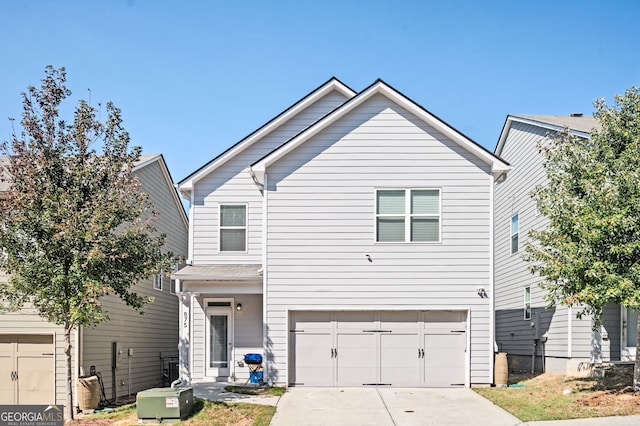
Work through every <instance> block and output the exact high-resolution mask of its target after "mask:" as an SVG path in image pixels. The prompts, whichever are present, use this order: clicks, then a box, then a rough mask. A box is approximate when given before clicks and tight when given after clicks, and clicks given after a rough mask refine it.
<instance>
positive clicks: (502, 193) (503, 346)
mask: <svg viewBox="0 0 640 426" xmlns="http://www.w3.org/2000/svg"><path fill="white" fill-rule="evenodd" d="M597 126H598V122H597V121H596V120H595V119H594V118H593V117H585V116H582V115H580V114H574V115H573V116H548V115H547V116H545V115H509V116H508V117H507V119H506V122H505V125H504V128H503V130H502V133H501V135H500V139H499V140H498V144H497V147H496V150H495V154H496V155H497V156H499V157H500V158H503V159H504V160H505V161H508V162H509V163H510V164H511V165H512V166H513V170H512V171H511V172H510V173H509V175H508V177H506V179H500V180H499V181H498V183H497V185H496V187H495V223H494V226H495V241H494V243H495V248H494V253H495V309H496V314H495V315H496V318H495V320H496V342H497V344H498V348H499V350H500V351H501V352H506V353H507V354H508V359H509V368H510V369H512V370H529V371H530V370H532V369H535V370H536V371H550V372H556V373H562V374H569V375H577V374H584V373H586V372H588V371H589V369H590V368H591V366H592V364H593V363H598V362H605V361H619V360H631V359H633V358H634V355H635V346H636V341H635V339H636V332H635V330H636V322H637V321H636V317H635V315H628V314H629V313H628V312H627V311H626V310H623V309H621V307H620V306H618V305H610V306H608V307H607V308H606V309H605V312H604V324H603V326H602V329H601V330H598V331H597V332H593V331H592V327H593V321H592V319H591V318H582V319H578V318H577V316H576V315H577V313H578V311H579V308H567V307H564V306H556V307H553V308H550V309H546V308H545V306H546V302H545V301H544V300H543V297H544V290H543V289H541V288H540V287H539V284H540V283H541V281H542V278H541V277H539V276H538V275H533V274H531V272H530V271H529V269H528V267H529V265H528V263H527V262H525V261H524V260H523V259H522V257H521V255H522V253H523V251H524V244H526V242H527V241H528V239H529V236H528V233H529V231H530V230H532V229H543V228H544V227H545V226H547V224H548V222H547V219H546V218H545V217H544V216H542V215H540V214H539V212H538V211H537V209H536V205H535V200H534V199H533V198H532V197H531V192H532V191H533V190H534V189H535V188H536V187H538V186H539V185H545V184H546V175H545V171H544V168H543V154H541V153H540V152H539V150H538V147H537V146H538V144H544V143H545V142H546V141H548V140H549V138H553V137H555V136H557V132H559V131H561V130H563V129H565V128H568V129H569V131H570V132H571V133H573V134H574V135H576V136H578V137H582V138H588V137H589V134H590V132H591V130H592V129H594V128H595V127H597Z"/></svg>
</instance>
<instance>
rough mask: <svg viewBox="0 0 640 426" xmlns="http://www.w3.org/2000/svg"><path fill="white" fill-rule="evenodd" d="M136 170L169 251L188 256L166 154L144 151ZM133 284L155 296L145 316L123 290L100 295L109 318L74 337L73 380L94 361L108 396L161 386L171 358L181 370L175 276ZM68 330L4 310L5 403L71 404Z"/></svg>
mask: <svg viewBox="0 0 640 426" xmlns="http://www.w3.org/2000/svg"><path fill="white" fill-rule="evenodd" d="M134 173H135V174H136V175H137V176H138V178H139V180H140V183H141V189H142V191H144V192H145V193H146V194H148V195H149V198H150V200H151V201H152V202H153V204H154V207H155V209H156V211H157V212H158V221H157V223H156V226H157V228H158V230H159V231H160V232H162V233H164V234H166V236H167V242H166V250H167V251H171V252H173V253H174V254H175V255H176V256H179V255H183V256H186V253H187V233H188V221H187V216H186V213H185V211H184V208H183V206H182V203H181V202H180V198H179V197H178V194H177V192H176V190H175V188H174V187H173V182H172V180H171V176H170V175H169V171H168V169H167V166H166V163H165V161H164V159H163V157H162V155H154V154H148V155H142V156H141V158H140V160H139V162H138V164H137V165H136V167H135V169H134ZM7 279H8V277H7V276H6V275H5V276H1V277H0V280H2V281H6V280H7ZM132 290H134V291H136V292H137V293H138V294H140V295H143V296H152V297H153V298H154V301H153V302H152V303H150V304H149V305H147V306H146V307H145V309H144V312H145V314H144V315H140V314H139V313H138V312H136V311H134V310H133V309H132V308H130V307H127V306H126V305H125V304H124V302H122V301H121V300H120V299H119V298H118V297H117V296H113V295H111V296H106V297H104V298H102V299H101V301H102V307H103V309H104V310H105V311H107V312H108V314H109V317H110V320H109V321H108V322H106V323H103V324H101V325H99V326H97V327H95V328H82V327H81V328H79V329H77V330H75V331H74V333H73V336H72V352H73V375H74V383H75V381H76V379H77V377H78V376H82V375H85V374H86V375H88V374H89V372H90V369H91V366H94V367H95V369H96V371H97V372H99V373H101V375H102V378H103V382H104V387H105V394H106V397H107V399H115V398H119V397H124V396H125V395H128V394H129V393H132V394H134V393H136V392H138V391H140V390H143V389H148V388H150V387H154V386H158V385H161V384H162V383H163V376H165V375H166V374H168V369H169V363H170V362H171V360H174V361H175V362H176V370H177V359H178V328H177V325H176V324H177V323H178V299H177V298H176V296H175V291H174V288H173V287H172V285H171V283H170V279H169V276H168V275H160V274H159V275H158V276H156V277H150V278H149V279H148V280H143V281H141V282H139V283H136V284H134V285H133V286H132ZM63 333H64V331H63V329H62V327H61V326H56V325H54V324H51V323H48V322H46V321H44V320H43V319H42V318H41V317H39V316H38V315H37V314H36V313H35V311H33V310H29V309H23V310H21V311H19V312H15V313H5V314H2V315H0V404H51V403H56V404H62V405H64V404H65V403H66V382H65V378H66V375H65V371H66V357H65V354H64V334H63ZM166 382H167V380H166V378H165V384H166ZM74 392H75V390H74ZM74 402H75V403H77V395H75V396H74Z"/></svg>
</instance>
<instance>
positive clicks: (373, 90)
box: [249, 79, 510, 185]
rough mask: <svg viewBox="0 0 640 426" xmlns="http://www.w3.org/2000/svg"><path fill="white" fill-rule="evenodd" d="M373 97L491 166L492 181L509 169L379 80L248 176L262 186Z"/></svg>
mask: <svg viewBox="0 0 640 426" xmlns="http://www.w3.org/2000/svg"><path fill="white" fill-rule="evenodd" d="M376 94H381V95H383V96H385V97H387V98H388V99H390V100H391V101H392V102H394V103H396V104H397V105H399V106H401V107H402V108H404V109H405V110H407V111H408V112H410V113H412V114H413V115H414V116H416V117H417V118H419V119H420V120H422V121H424V122H425V123H426V124H428V125H429V126H431V127H433V128H434V129H436V130H437V131H439V132H440V133H441V134H443V135H444V136H446V137H448V138H449V139H450V140H452V141H453V142H455V143H457V144H458V145H459V146H461V147H462V148H464V149H465V150H467V151H468V152H470V153H471V154H473V155H474V156H476V157H477V158H479V159H480V160H482V161H483V162H485V163H486V164H489V165H491V169H492V174H493V175H494V177H495V178H497V177H498V176H499V175H501V174H503V173H505V172H507V171H508V170H509V169H510V167H509V164H508V163H506V162H504V161H503V160H501V159H500V158H498V157H496V156H495V155H494V154H492V153H491V152H490V151H488V150H486V149H485V148H484V147H482V146H481V145H479V144H478V143H476V142H474V141H473V140H471V139H470V138H468V137H467V136H465V135H464V134H463V133H461V132H460V131H458V130H456V129H455V128H453V127H452V126H450V125H449V124H447V123H446V122H444V121H443V120H441V119H440V118H438V117H437V116H435V115H434V114H432V113H431V112H429V111H427V110H426V109H425V108H423V107H422V106H420V105H418V104H417V103H415V102H414V101H412V100H411V99H409V98H408V97H407V96H405V95H404V94H402V93H400V92H399V91H397V90H396V89H394V88H393V87H391V86H390V85H388V84H387V83H385V82H384V81H382V80H380V79H378V80H376V81H375V82H374V83H373V84H372V85H370V86H369V87H367V88H366V89H364V90H363V91H362V92H360V93H358V94H357V95H356V96H354V97H352V98H351V99H350V100H348V101H347V102H345V103H344V104H342V105H341V106H339V107H338V108H336V109H334V110H333V111H332V112H330V113H329V114H327V115H325V116H324V117H322V118H321V119H319V120H318V121H317V122H316V123H314V124H312V125H311V126H309V127H308V128H307V129H305V130H303V131H302V132H300V133H299V134H298V135H296V136H294V137H293V138H291V139H289V140H288V141H286V142H285V143H283V144H282V145H280V146H279V147H278V148H276V149H275V150H273V151H272V152H270V153H269V154H267V155H266V156H264V157H262V158H261V159H260V160H258V161H256V162H255V163H253V164H252V165H251V166H250V167H249V172H250V173H251V175H252V177H253V179H254V181H256V183H257V184H258V185H264V174H265V172H266V169H267V167H269V166H270V165H271V164H273V163H274V162H276V161H278V160H279V159H280V158H282V157H284V156H285V155H287V154H288V153H290V152H292V151H293V150H295V149H296V148H298V147H299V146H301V145H302V144H304V143H305V142H306V141H307V140H309V139H310V138H311V137H313V136H314V135H316V134H318V133H319V132H321V131H322V130H324V129H326V128H327V127H329V126H331V125H332V124H333V123H335V122H336V121H337V120H339V119H340V118H342V117H344V116H345V115H346V114H348V113H349V112H351V111H353V110H354V109H355V108H356V107H358V106H360V105H362V104H363V103H364V102H366V101H367V100H369V99H371V98H372V97H373V96H375V95H376Z"/></svg>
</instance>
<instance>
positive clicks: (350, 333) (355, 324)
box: [287, 308, 471, 387]
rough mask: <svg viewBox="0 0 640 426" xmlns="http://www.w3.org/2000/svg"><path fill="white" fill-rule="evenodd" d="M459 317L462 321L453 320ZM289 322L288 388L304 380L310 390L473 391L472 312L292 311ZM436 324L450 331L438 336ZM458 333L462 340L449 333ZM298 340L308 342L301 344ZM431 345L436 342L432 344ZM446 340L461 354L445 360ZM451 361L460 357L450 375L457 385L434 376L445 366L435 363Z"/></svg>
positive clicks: (438, 310)
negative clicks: (446, 388) (383, 387)
mask: <svg viewBox="0 0 640 426" xmlns="http://www.w3.org/2000/svg"><path fill="white" fill-rule="evenodd" d="M390 313H391V314H392V315H389V314H390ZM446 313H449V314H451V315H449V317H450V319H448V320H447V319H446V318H443V314H445V316H446ZM313 315H315V318H313ZM434 315H435V316H434ZM296 316H297V318H299V319H302V320H305V321H303V322H304V326H303V328H305V330H302V329H300V328H299V329H298V330H296V329H295V328H294V327H295V324H294V322H295V321H296ZM300 316H304V318H300ZM309 316H311V317H309ZM455 317H457V318H458V319H459V320H458V319H456V320H453V319H451V318H455ZM307 318H308V319H307ZM287 320H288V330H289V333H288V339H287V346H288V348H287V349H288V350H287V354H288V356H287V359H288V368H287V383H288V384H291V385H305V383H304V382H305V381H306V382H307V383H306V385H310V384H311V383H313V385H316V386H362V385H367V384H378V385H385V384H386V385H393V386H402V387H422V386H425V387H442V386H452V385H458V386H467V387H468V386H469V380H470V379H469V376H470V371H469V370H470V369H469V364H470V359H471V358H470V351H469V350H468V348H469V347H470V332H469V330H470V327H469V321H470V315H469V309H464V308H463V309H460V308H456V309H437V310H435V309H433V310H425V309H424V308H423V309H414V310H407V309H402V310H397V309H396V310H392V309H384V310H382V309H378V310H375V311H373V310H369V309H367V310H363V309H349V310H336V309H335V308H334V309H323V310H318V309H295V310H294V309H289V310H287ZM438 323H443V324H449V325H451V327H452V329H447V330H445V331H446V333H445V332H443V331H442V330H443V329H442V330H440V331H438V327H437V324H438ZM459 328H462V330H457V329H459ZM454 329H456V330H454ZM454 331H456V332H459V333H454V334H455V335H459V336H460V338H457V339H456V337H455V336H454V335H452V334H451V333H453V332H454ZM296 339H297V340H298V342H297V343H298V346H295V343H296ZM300 339H304V342H305V343H304V344H303V345H300ZM429 340H430V341H432V342H436V343H435V344H429V343H428V341H429ZM443 341H448V342H451V343H452V344H453V345H456V346H457V347H458V349H457V350H454V351H453V352H450V353H448V354H446V355H444V356H443V352H442V350H441V348H440V346H441V342H443ZM425 344H426V345H425ZM402 348H403V349H402ZM425 348H426V350H425ZM433 348H438V350H435V351H434V350H433ZM301 350H302V351H304V352H300V353H299V354H298V355H297V356H296V351H301ZM327 351H329V352H327ZM334 351H335V353H334ZM325 352H327V353H325ZM416 352H417V353H416ZM452 356H453V357H459V358H458V360H457V361H454V363H456V364H457V365H458V366H460V367H456V368H459V369H455V370H450V371H451V373H452V374H451V375H450V376H449V377H448V378H446V380H449V379H451V380H453V381H454V383H445V382H446V380H444V381H442V380H437V377H438V375H437V374H433V373H434V372H439V371H441V365H438V366H434V365H433V364H437V363H442V362H447V361H449V360H450V358H451V357H452ZM438 357H440V358H438ZM430 360H431V361H430ZM385 364H386V365H387V366H388V368H385ZM296 371H297V372H298V376H297V377H296ZM430 373H431V374H430ZM387 382H390V383H387Z"/></svg>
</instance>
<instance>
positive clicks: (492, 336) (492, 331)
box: [469, 175, 502, 383]
mask: <svg viewBox="0 0 640 426" xmlns="http://www.w3.org/2000/svg"><path fill="white" fill-rule="evenodd" d="M501 176H502V175H501ZM494 185H496V184H495V183H494V181H493V176H491V175H489V188H490V189H489V197H490V201H491V202H490V203H489V253H490V254H489V346H490V348H489V382H490V383H493V382H494V377H495V371H494V368H495V361H494V356H495V355H494V354H495V351H496V347H497V343H496V322H495V308H496V299H495V291H496V287H495V265H494V261H493V257H494V256H493V255H494V253H495V246H494V244H495V241H494V225H495V224H494V217H493V215H494V203H495V188H494ZM469 370H471V368H469Z"/></svg>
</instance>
